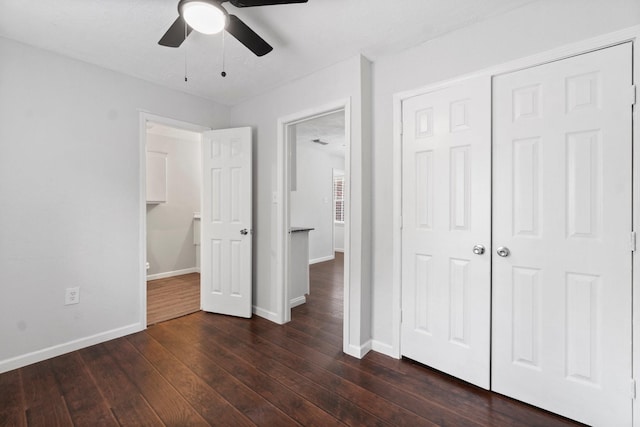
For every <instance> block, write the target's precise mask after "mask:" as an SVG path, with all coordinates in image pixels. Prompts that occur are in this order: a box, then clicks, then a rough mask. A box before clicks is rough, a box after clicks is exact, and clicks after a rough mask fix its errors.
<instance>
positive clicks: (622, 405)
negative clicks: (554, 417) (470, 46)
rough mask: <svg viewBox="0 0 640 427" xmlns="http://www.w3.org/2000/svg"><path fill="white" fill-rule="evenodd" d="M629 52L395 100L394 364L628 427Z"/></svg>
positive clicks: (609, 51) (621, 48) (614, 50)
mask: <svg viewBox="0 0 640 427" xmlns="http://www.w3.org/2000/svg"><path fill="white" fill-rule="evenodd" d="M629 93H632V46H631V43H622V44H619V45H616V46H613V47H609V48H606V49H601V50H597V51H594V52H590V53H586V54H582V55H577V56H574V57H570V58H566V59H563V60H560V61H555V62H551V63H547V64H543V65H539V66H536V67H531V68H527V69H522V70H519V71H514V72H511V73H503V74H501V75H497V76H489V75H485V76H482V77H476V78H473V79H467V80H465V81H460V82H458V83H455V84H451V85H448V86H442V87H440V88H439V89H437V90H433V91H431V92H427V93H424V94H422V95H419V96H414V97H411V98H407V99H405V100H403V102H402V121H403V135H402V224H403V227H402V257H401V259H402V266H401V269H402V274H401V277H402V288H401V291H402V322H401V340H400V344H401V353H402V355H404V356H407V357H410V358H412V359H415V360H418V361H419V362H421V363H424V364H426V365H429V366H432V367H434V368H436V369H439V370H442V371H444V372H447V373H449V374H451V375H454V376H457V377H459V378H462V379H464V380H466V381H469V382H471V383H474V384H476V385H478V386H480V387H483V388H487V389H492V390H495V391H497V392H499V393H502V394H505V395H507V396H511V397H514V398H516V399H519V400H522V401H525V402H528V403H531V404H533V405H536V406H539V407H542V408H544V409H547V410H550V411H553V412H556V413H559V414H562V415H565V416H567V417H570V418H573V419H576V420H578V421H581V422H584V423H587V424H589V425H593V426H630V425H631V421H632V399H633V393H630V392H629V384H632V376H633V374H632V364H631V361H632V347H631V345H632V330H631V326H632V306H631V301H632V292H631V291H632V277H631V273H632V247H631V245H630V244H629V241H630V239H631V236H632V163H631V159H632V134H631V130H632V104H633V99H632V97H630V96H629Z"/></svg>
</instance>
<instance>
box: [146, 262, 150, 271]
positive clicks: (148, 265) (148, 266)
mask: <svg viewBox="0 0 640 427" xmlns="http://www.w3.org/2000/svg"><path fill="white" fill-rule="evenodd" d="M149 268H151V265H150V264H149V261H147V270H148V269H149Z"/></svg>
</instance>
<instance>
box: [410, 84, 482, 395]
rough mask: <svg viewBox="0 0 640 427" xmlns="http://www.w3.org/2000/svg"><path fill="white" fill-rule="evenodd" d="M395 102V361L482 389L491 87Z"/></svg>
mask: <svg viewBox="0 0 640 427" xmlns="http://www.w3.org/2000/svg"><path fill="white" fill-rule="evenodd" d="M490 83H491V82H490V79H489V78H488V77H482V78H476V79H471V80H466V81H464V82H461V83H458V84H456V85H455V86H450V87H447V88H443V89H441V90H438V91H435V92H430V93H427V94H424V95H421V96H417V97H414V98H410V99H408V100H406V101H404V102H403V105H402V114H403V129H404V131H403V135H402V171H403V176H402V186H403V190H402V218H403V221H402V222H403V226H402V335H401V340H402V342H401V348H402V355H404V356H407V357H409V358H411V359H414V360H417V361H418V362H421V363H423V364H425V365H428V366H431V367H433V368H436V369H438V370H441V371H444V372H446V373H448V374H451V375H454V376H456V377H458V378H461V379H463V380H465V381H468V382H470V383H472V384H476V385H478V386H480V387H483V388H485V389H488V388H489V346H490V335H489V333H490V301H491V281H490V274H491V270H490V266H491V263H490V261H491V256H490V250H491V248H490V244H491V231H490V227H491V218H490V215H491V211H490V208H491V202H490V201H491V194H490V189H491V169H490V168H491V128H490V124H491V116H490V113H491V97H490V96H491V86H490Z"/></svg>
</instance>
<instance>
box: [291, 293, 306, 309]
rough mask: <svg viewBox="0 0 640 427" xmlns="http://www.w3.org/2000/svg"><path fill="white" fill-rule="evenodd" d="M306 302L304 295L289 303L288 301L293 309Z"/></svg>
mask: <svg viewBox="0 0 640 427" xmlns="http://www.w3.org/2000/svg"><path fill="white" fill-rule="evenodd" d="M306 302H307V297H306V295H302V296H301V297H296V298H293V299H292V300H291V301H289V306H290V307H291V308H293V307H297V306H299V305H302V304H305V303H306Z"/></svg>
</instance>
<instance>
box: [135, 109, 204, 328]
mask: <svg viewBox="0 0 640 427" xmlns="http://www.w3.org/2000/svg"><path fill="white" fill-rule="evenodd" d="M138 114H139V118H138V120H139V137H138V140H139V156H140V163H139V182H140V187H139V207H140V216H139V224H140V225H139V227H140V233H139V237H138V245H139V251H138V253H139V254H140V258H139V260H138V265H139V270H138V278H139V279H138V280H139V283H140V287H139V289H140V294H139V295H140V297H139V298H140V317H139V322H140V330H144V329H147V268H146V264H147V197H146V193H147V155H146V154H147V151H146V150H147V122H153V123H158V124H161V125H165V126H170V127H172V128H176V129H182V130H188V131H192V132H198V133H200V134H202V132H204V131H207V130H212V129H211V128H210V127H207V126H204V125H198V124H194V123H189V122H184V121H181V120H176V119H172V118H169V117H164V116H159V115H156V114H152V113H149V112H147V111H142V110H140V111H139V112H138ZM200 201H201V202H202V189H201V190H200Z"/></svg>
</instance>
